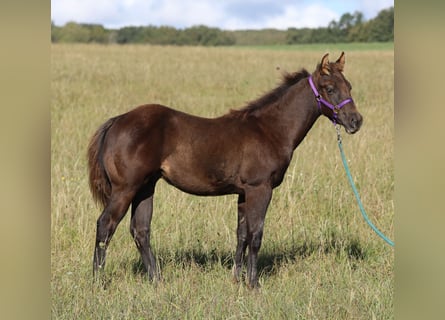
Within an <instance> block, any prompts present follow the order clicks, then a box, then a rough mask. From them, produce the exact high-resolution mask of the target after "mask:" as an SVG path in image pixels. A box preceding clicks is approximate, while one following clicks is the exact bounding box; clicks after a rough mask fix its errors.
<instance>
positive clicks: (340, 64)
mask: <svg viewBox="0 0 445 320" xmlns="http://www.w3.org/2000/svg"><path fill="white" fill-rule="evenodd" d="M335 63H336V64H337V67H338V70H339V71H340V72H343V69H344V67H345V53H344V52H342V53H341V55H340V58H338V60H337V61H336V62H335Z"/></svg>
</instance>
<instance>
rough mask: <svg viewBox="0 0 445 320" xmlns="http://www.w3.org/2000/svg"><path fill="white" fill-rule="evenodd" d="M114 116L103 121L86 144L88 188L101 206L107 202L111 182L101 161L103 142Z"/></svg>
mask: <svg viewBox="0 0 445 320" xmlns="http://www.w3.org/2000/svg"><path fill="white" fill-rule="evenodd" d="M115 119H116V118H111V119H109V120H108V121H107V122H105V123H104V124H103V125H102V126H100V128H99V129H98V130H97V131H96V133H95V134H94V135H93V137H92V138H91V141H90V144H89V145H88V154H87V157H88V170H89V183H90V190H91V194H92V195H93V198H94V200H95V201H96V202H98V203H100V204H101V205H102V207H103V208H105V206H106V205H107V203H108V200H109V199H110V195H111V183H110V179H109V178H108V175H107V172H106V171H105V167H104V163H103V158H102V155H103V144H104V141H105V136H106V134H107V131H108V130H109V129H110V127H111V126H112V125H113V123H114V120H115Z"/></svg>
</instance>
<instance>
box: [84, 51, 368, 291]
mask: <svg viewBox="0 0 445 320" xmlns="http://www.w3.org/2000/svg"><path fill="white" fill-rule="evenodd" d="M328 56H329V54H328V53H327V54H325V55H324V56H323V57H322V59H321V62H320V63H318V64H317V66H316V69H315V71H314V72H313V73H312V74H310V73H309V72H308V71H307V70H306V69H304V68H302V69H301V70H300V71H298V72H294V73H284V74H283V80H282V82H281V83H280V84H279V85H278V86H277V87H276V88H274V89H273V90H271V91H270V92H268V93H266V94H264V95H263V96H261V97H260V98H258V99H256V100H254V101H252V102H250V103H248V104H247V105H246V106H245V107H243V108H241V109H237V110H230V111H229V112H228V113H227V114H224V115H222V116H220V117H216V118H202V117H198V116H194V115H190V114H187V113H184V112H180V111H177V110H174V109H172V108H169V107H166V106H163V105H159V104H147V105H141V106H139V107H136V108H135V109H133V110H131V111H129V112H127V113H124V114H121V115H118V116H116V117H113V118H111V119H109V120H108V121H106V122H105V123H104V124H103V125H102V126H100V128H99V129H98V130H97V131H96V132H95V134H94V135H93V136H92V138H91V141H90V143H89V145H88V154H87V157H88V169H89V186H90V189H91V193H92V196H93V198H94V199H95V200H96V201H97V202H98V203H99V204H101V205H102V207H103V211H102V213H101V214H100V216H99V218H98V219H97V230H96V241H95V249H94V258H93V275H94V277H96V276H97V274H98V273H99V272H100V270H103V268H104V266H105V257H106V250H107V247H108V245H109V243H110V240H111V238H112V236H113V234H114V232H115V230H116V228H117V226H118V224H119V222H120V221H121V220H122V218H123V217H124V216H125V214H126V212H127V210H128V208H129V206H130V204H131V222H130V233H131V236H132V237H133V239H134V242H135V244H136V247H137V248H138V250H139V252H140V255H141V258H142V262H143V265H144V267H145V269H146V272H147V274H148V278H149V279H150V280H152V281H156V280H160V271H159V270H158V269H157V266H156V259H155V256H154V254H153V251H152V248H151V246H150V224H151V220H152V213H153V195H154V192H155V186H156V183H157V181H158V180H159V179H161V178H162V179H164V180H165V181H166V182H167V183H168V184H170V185H172V186H174V187H176V188H178V189H180V190H182V191H183V192H186V193H189V194H193V195H198V196H218V195H228V194H234V195H238V224H237V230H236V236H237V245H236V250H235V256H234V266H233V270H232V273H233V279H234V281H235V282H239V281H240V278H241V269H242V267H243V265H244V262H245V258H246V251H247V248H248V253H247V261H246V264H247V272H246V276H245V280H246V282H247V286H248V287H249V288H256V287H259V284H258V271H257V261H258V252H259V250H260V247H261V242H262V237H263V227H264V219H265V216H266V211H267V208H268V206H269V202H270V200H271V196H272V191H273V189H274V188H276V187H277V186H279V185H280V184H281V182H282V181H283V178H284V175H285V172H286V170H287V168H288V166H289V163H290V161H291V159H292V155H293V152H294V150H295V149H296V147H297V146H298V145H299V144H300V142H301V141H302V140H303V139H304V138H305V136H306V134H307V133H308V131H309V130H310V129H311V127H312V126H313V124H314V123H315V121H316V120H317V119H318V118H319V117H320V116H321V115H324V116H326V117H327V118H329V119H330V120H332V121H333V122H334V123H336V124H338V125H341V126H343V127H344V129H345V131H346V132H347V133H350V134H352V133H355V132H357V131H358V130H359V129H360V127H361V124H362V120H363V118H362V116H361V114H360V113H359V112H358V111H357V108H356V106H355V103H354V101H353V100H352V97H351V89H352V87H351V84H350V83H349V81H348V80H346V78H345V77H344V75H343V69H344V65H345V54H344V52H342V53H341V55H340V57H339V58H338V59H337V60H336V61H335V62H330V61H329V58H328Z"/></svg>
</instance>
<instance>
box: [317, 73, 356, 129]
mask: <svg viewBox="0 0 445 320" xmlns="http://www.w3.org/2000/svg"><path fill="white" fill-rule="evenodd" d="M309 84H310V86H311V88H312V91H313V92H314V95H315V99H316V100H317V104H318V110H320V112H321V104H324V105H325V106H326V107H328V108H329V109H331V110H332V113H333V116H332V119H331V121H332V122H333V123H334V124H337V113H338V111H339V110H340V109H341V108H342V107H343V106H344V105H346V104H348V103H350V102H352V101H353V100H352V98H347V99H345V100H343V101H342V102H340V103H339V104H337V105H336V106H334V105H333V104H331V103H330V102H328V101H326V100H325V99H323V97H322V96H321V95H320V94H319V93H318V90H317V88H316V87H315V84H314V81H313V80H312V75H310V76H309ZM322 113H323V112H322Z"/></svg>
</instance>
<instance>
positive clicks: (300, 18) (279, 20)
mask: <svg viewBox="0 0 445 320" xmlns="http://www.w3.org/2000/svg"><path fill="white" fill-rule="evenodd" d="M338 18H339V16H338V14H337V13H335V12H334V11H332V10H328V9H327V8H325V7H324V6H322V5H320V4H313V5H309V6H307V7H297V6H290V5H288V6H287V7H286V8H285V10H284V12H283V14H281V15H277V16H274V17H270V18H269V19H267V20H266V21H265V24H266V26H267V27H268V28H276V29H287V28H289V27H295V28H303V27H308V28H316V27H321V26H327V25H328V24H329V22H331V21H332V20H334V19H338Z"/></svg>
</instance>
